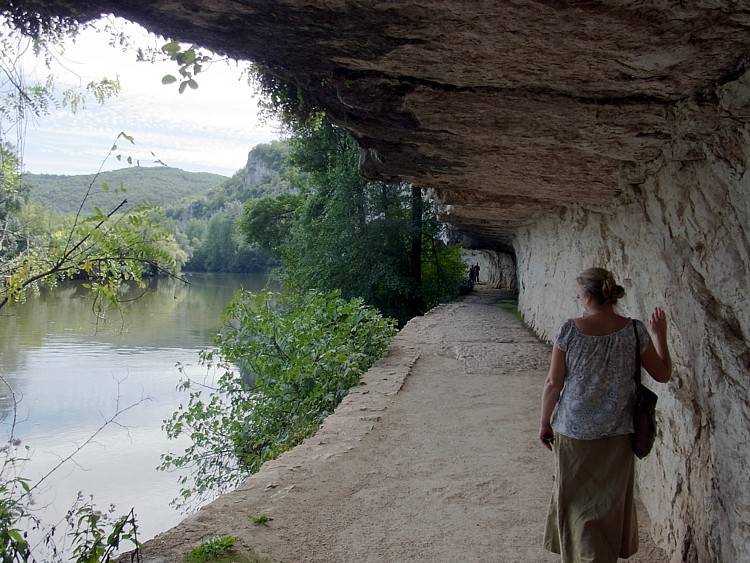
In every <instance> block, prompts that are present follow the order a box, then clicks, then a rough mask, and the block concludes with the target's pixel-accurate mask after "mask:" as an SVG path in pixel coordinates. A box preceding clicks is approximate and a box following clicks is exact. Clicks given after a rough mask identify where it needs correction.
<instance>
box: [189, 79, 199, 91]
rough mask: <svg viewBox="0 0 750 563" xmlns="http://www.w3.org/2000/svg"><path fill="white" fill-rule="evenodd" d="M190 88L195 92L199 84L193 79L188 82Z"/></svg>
mask: <svg viewBox="0 0 750 563" xmlns="http://www.w3.org/2000/svg"><path fill="white" fill-rule="evenodd" d="M188 86H190V87H191V88H192V89H193V90H195V89H196V88H198V83H197V82H196V81H195V80H193V79H192V78H191V79H190V80H188Z"/></svg>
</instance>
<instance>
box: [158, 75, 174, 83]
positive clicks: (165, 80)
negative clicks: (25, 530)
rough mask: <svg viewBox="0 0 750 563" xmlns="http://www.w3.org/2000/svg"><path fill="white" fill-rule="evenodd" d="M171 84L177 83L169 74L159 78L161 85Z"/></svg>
mask: <svg viewBox="0 0 750 563" xmlns="http://www.w3.org/2000/svg"><path fill="white" fill-rule="evenodd" d="M173 82H177V79H176V78H175V77H174V76H173V75H171V74H165V75H164V76H162V77H161V83H162V84H172V83H173Z"/></svg>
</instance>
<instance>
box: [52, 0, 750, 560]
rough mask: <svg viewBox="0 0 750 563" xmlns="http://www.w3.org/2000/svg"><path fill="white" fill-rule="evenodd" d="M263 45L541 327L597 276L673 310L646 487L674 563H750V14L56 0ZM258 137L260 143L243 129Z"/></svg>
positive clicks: (643, 473)
mask: <svg viewBox="0 0 750 563" xmlns="http://www.w3.org/2000/svg"><path fill="white" fill-rule="evenodd" d="M71 6H72V7H74V8H75V10H74V11H73V12H72V13H74V15H76V16H77V17H81V18H85V17H94V16H96V15H98V14H99V13H101V12H114V13H117V14H118V15H122V16H124V17H128V18H131V19H134V20H136V21H139V22H141V23H143V24H144V25H146V26H147V27H149V28H151V29H152V30H154V31H156V32H159V33H162V34H165V35H169V36H171V37H174V38H177V39H183V40H189V41H195V42H198V43H200V44H202V45H205V46H207V47H209V48H213V49H214V50H218V51H223V52H226V53H228V54H230V55H232V56H234V57H238V58H251V59H254V60H257V61H259V62H261V63H262V64H264V65H265V66H267V67H268V68H270V69H272V70H273V71H274V72H275V73H277V74H278V76H280V77H282V78H284V79H287V80H289V81H292V82H293V83H295V84H297V85H298V87H299V88H300V89H301V90H302V91H304V92H305V93H306V95H307V96H308V97H309V98H310V99H312V100H314V101H315V102H317V103H319V104H320V105H322V106H323V107H325V108H326V109H327V110H328V111H329V112H330V114H331V115H332V116H333V117H334V118H335V119H336V120H337V121H338V122H339V123H340V124H342V125H344V126H346V127H347V128H349V129H350V130H351V131H352V132H353V133H354V134H355V135H356V136H357V138H358V139H359V142H360V143H361V145H362V147H363V152H362V164H363V170H364V171H365V173H366V174H368V175H369V176H371V177H373V178H380V179H405V180H410V181H413V182H415V183H418V184H420V185H423V186H425V187H431V188H434V189H435V190H436V191H437V192H438V193H439V194H440V197H441V198H442V201H443V208H444V210H443V214H442V217H443V218H444V219H445V220H447V221H449V222H451V223H452V224H453V225H455V226H457V227H459V228H460V229H461V230H462V231H463V232H464V233H465V236H466V237H467V240H469V241H470V242H471V246H472V247H475V248H476V247H481V246H486V247H488V248H493V249H501V250H506V251H507V250H508V249H509V248H510V247H511V246H512V247H513V249H514V250H515V253H516V256H517V259H518V271H519V290H520V300H521V308H522V310H523V312H524V314H525V315H526V317H527V319H528V320H529V322H530V323H531V324H532V326H534V327H535V328H536V329H537V330H539V331H540V333H541V334H542V335H549V334H551V333H552V331H553V330H554V327H555V326H556V325H557V324H558V323H559V322H560V321H561V320H562V319H563V318H565V317H566V316H570V315H573V314H575V311H574V309H573V299H572V297H573V287H572V284H573V279H574V277H575V274H576V273H577V272H578V271H579V270H580V269H582V268H584V267H588V266H590V265H592V264H598V265H601V266H604V267H608V268H611V269H613V270H614V271H615V273H616V274H617V275H619V276H620V277H621V278H623V279H626V280H630V281H628V282H627V283H626V287H627V289H628V296H627V299H626V301H625V302H624V308H625V309H626V310H627V312H628V313H630V314H633V315H638V316H641V317H645V316H646V315H647V313H648V311H649V310H650V309H651V307H653V306H654V305H657V304H660V305H664V306H666V307H667V309H668V311H669V314H670V318H671V328H672V344H673V347H674V349H675V359H676V365H677V376H676V378H675V380H674V381H673V382H672V383H670V384H669V385H667V386H662V387H660V388H659V390H658V391H659V393H660V396H661V400H660V405H659V409H660V410H659V412H660V418H661V424H660V428H661V435H660V437H659V444H658V447H657V452H656V453H655V454H654V455H653V456H651V457H650V458H648V460H647V461H646V462H644V463H642V464H641V465H640V484H641V488H642V490H643V491H644V492H645V493H646V494H645V495H643V496H644V500H645V501H646V503H647V505H648V508H649V511H650V512H651V516H652V520H653V522H654V524H655V526H656V527H657V529H658V532H659V535H660V538H661V541H662V542H663V545H664V547H666V548H667V549H668V550H669V551H670V552H671V553H673V554H674V555H673V561H675V562H677V561H691V562H697V561H701V562H703V561H716V562H723V563H724V562H733V561H743V560H745V561H747V560H750V546H748V543H750V529H749V528H748V522H749V521H750V496H748V495H750V492H749V491H750V487H748V483H749V482H750V475H748V467H749V466H750V464H748V459H747V451H748V443H749V442H750V407H749V406H748V396H749V395H750V393H748V391H750V389H749V388H748V387H749V386H750V380H749V376H748V373H749V372H750V352H749V351H748V334H750V307H748V305H749V304H750V303H748V288H749V287H750V267H749V264H750V260H749V257H748V253H749V250H748V249H749V248H750V242H749V238H748V225H750V198H749V197H748V182H750V177H749V176H748V174H747V172H746V170H747V162H748V157H749V156H750V155H748V150H749V149H748V147H750V129H749V128H748V123H750V103H749V102H750V88H749V87H748V86H749V85H750V75H748V74H745V71H746V70H747V69H748V67H749V65H748V58H747V56H748V53H750V33H748V29H749V28H750V11H748V9H747V6H746V5H744V4H743V3H739V2H736V1H732V0H702V1H695V2H683V3H678V2H666V1H661V0H657V1H654V2H624V1H621V0H603V1H601V2H582V3H578V2H576V3H573V2H570V3H566V2H553V1H536V0H535V1H532V0H519V1H515V2H469V1H468V0H450V1H449V0H436V1H431V2H417V1H408V0H407V1H389V2H359V3H355V2H345V1H343V0H319V1H316V2H306V1H302V0H263V1H254V2H236V1H232V0H211V1H209V0H190V1H187V2H160V3H146V2H137V1H135V0H119V1H117V2H114V1H102V2H98V1H96V0H93V1H87V2H69V1H66V0H50V1H47V2H44V3H43V5H42V7H41V8H40V7H39V6H37V9H44V10H50V11H53V12H57V13H69V12H70V9H71ZM238 142H243V140H238Z"/></svg>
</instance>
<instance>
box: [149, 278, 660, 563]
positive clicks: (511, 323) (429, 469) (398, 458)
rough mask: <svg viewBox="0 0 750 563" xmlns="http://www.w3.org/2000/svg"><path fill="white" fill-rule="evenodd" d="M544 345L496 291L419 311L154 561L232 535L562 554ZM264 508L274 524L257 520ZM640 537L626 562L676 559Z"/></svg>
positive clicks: (174, 535) (286, 552)
mask: <svg viewBox="0 0 750 563" xmlns="http://www.w3.org/2000/svg"><path fill="white" fill-rule="evenodd" d="M548 355H549V347H548V346H546V345H545V344H543V343H541V342H539V340H537V338H536V337H535V336H534V335H533V334H532V333H531V332H530V331H528V330H527V329H526V328H525V327H524V326H523V324H522V323H521V322H520V321H519V320H518V319H517V318H516V316H515V315H514V313H513V309H512V303H511V302H508V301H504V300H503V294H502V293H501V292H499V291H493V290H487V289H480V290H479V291H478V292H476V293H474V294H472V295H470V296H468V297H467V298H465V299H464V300H463V301H460V302H457V303H452V304H449V305H444V306H441V307H439V308H437V309H435V310H433V311H432V312H431V313H429V314H428V315H426V316H424V317H421V318H418V319H415V320H413V321H412V322H410V323H409V325H407V327H406V328H405V329H404V330H403V331H402V332H401V334H400V335H399V336H398V337H397V338H396V341H395V342H394V345H393V347H392V348H391V351H390V352H389V354H388V356H387V357H386V358H384V360H382V361H381V362H380V363H379V364H378V366H376V367H375V368H373V369H371V370H370V371H369V372H368V373H367V374H366V375H365V377H364V379H363V382H364V384H363V385H360V386H359V387H358V388H357V389H355V390H354V391H353V392H352V393H350V395H349V396H348V397H347V398H346V399H345V401H344V402H343V403H342V404H341V406H340V407H339V409H337V411H336V413H335V414H334V415H332V416H331V417H329V418H328V419H327V420H326V422H325V424H324V425H323V427H322V428H321V430H320V431H319V432H318V434H316V435H315V436H313V437H312V438H310V439H308V440H307V441H305V443H303V444H302V445H300V446H298V447H297V448H295V449H294V450H291V451H290V452H287V453H286V454H284V455H283V456H281V457H280V458H279V459H278V460H275V461H273V462H270V463H268V464H266V466H264V468H263V470H262V471H261V472H260V473H259V474H258V475H256V476H254V477H252V478H251V479H249V480H248V481H247V482H246V483H245V484H244V485H243V486H242V487H241V488H240V489H239V490H237V491H235V492H233V493H231V494H228V495H224V496H223V497H221V498H219V499H218V500H217V501H216V502H214V503H212V504H211V505H209V506H208V507H206V508H205V509H203V510H201V511H200V512H199V513H198V514H196V515H195V516H193V517H191V518H189V519H188V520H186V521H185V522H183V523H182V524H180V525H179V526H178V527H176V528H174V529H172V530H170V531H168V532H166V533H165V534H162V535H161V536H159V537H158V538H157V539H156V540H153V541H152V542H149V543H148V544H147V546H146V550H145V554H146V556H147V559H146V560H147V561H177V560H180V559H181V557H182V554H184V553H185V552H186V551H187V550H188V549H189V548H190V547H192V546H194V545H196V544H198V543H199V542H200V541H201V540H203V539H205V538H206V537H207V536H210V535H214V534H232V535H235V536H237V537H238V538H239V539H240V540H241V543H242V545H243V546H245V547H248V548H253V549H255V550H256V552H257V553H259V554H262V555H264V556H267V557H269V559H271V560H273V561H277V562H289V563H292V562H294V563H296V562H303V561H304V562H308V561H309V562H326V563H332V562H357V563H359V562H376V561H377V562H402V561H403V562H406V561H423V562H428V561H429V562H463V561H466V562H473V561H477V562H479V561H482V562H503V563H505V562H534V563H542V562H553V561H559V559H558V558H556V557H555V556H553V555H551V554H548V553H546V552H545V551H544V550H543V548H542V547H541V538H542V534H543V522H544V517H545V514H546V507H547V502H548V499H549V493H550V488H551V484H552V481H551V480H552V475H553V460H552V456H551V454H549V453H548V452H547V451H546V450H544V449H543V448H541V447H540V446H539V445H538V444H537V441H536V431H537V424H538V409H539V397H540V391H541V385H542V381H543V378H544V375H545V373H546V368H547V358H548ZM261 513H265V514H268V515H270V516H271V517H273V521H271V522H270V525H269V526H267V527H264V526H256V525H253V524H252V523H250V522H249V521H248V516H251V515H257V514H261ZM642 521H645V517H643V518H642ZM642 528H643V526H642ZM641 536H642V541H641V544H642V549H641V552H640V553H639V555H638V556H636V557H634V558H632V559H630V561H639V562H649V563H660V562H663V561H666V558H664V556H663V555H662V554H661V553H660V551H659V550H658V549H656V548H654V547H653V545H652V544H651V543H650V539H649V538H648V537H645V536H647V534H646V532H645V531H644V530H642V534H641Z"/></svg>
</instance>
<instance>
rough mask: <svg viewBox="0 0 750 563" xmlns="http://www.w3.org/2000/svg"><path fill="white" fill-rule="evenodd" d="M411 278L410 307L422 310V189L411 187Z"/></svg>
mask: <svg viewBox="0 0 750 563" xmlns="http://www.w3.org/2000/svg"><path fill="white" fill-rule="evenodd" d="M411 276H412V279H413V280H414V294H413V297H412V307H413V308H414V310H415V311H419V312H421V309H422V188H420V187H419V186H414V185H412V187H411Z"/></svg>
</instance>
